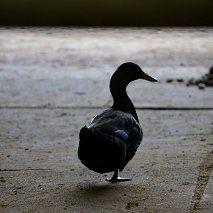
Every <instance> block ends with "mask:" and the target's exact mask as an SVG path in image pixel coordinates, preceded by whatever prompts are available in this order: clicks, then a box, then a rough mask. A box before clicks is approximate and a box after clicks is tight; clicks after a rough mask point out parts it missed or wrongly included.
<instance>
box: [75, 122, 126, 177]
mask: <svg viewBox="0 0 213 213" xmlns="http://www.w3.org/2000/svg"><path fill="white" fill-rule="evenodd" d="M79 138H80V141H79V147H78V157H79V159H80V160H81V162H82V163H83V164H84V165H85V166H86V167H88V168H89V169H91V170H93V171H95V172H98V173H106V172H112V171H115V170H116V169H118V168H120V166H121V165H122V164H123V161H124V159H125V157H126V147H125V145H124V144H123V142H122V141H121V140H120V139H119V138H116V137H113V136H111V135H107V134H105V133H103V132H101V131H100V130H97V131H92V130H90V129H88V128H87V127H86V126H84V127H83V128H82V129H81V130H80V134H79Z"/></svg>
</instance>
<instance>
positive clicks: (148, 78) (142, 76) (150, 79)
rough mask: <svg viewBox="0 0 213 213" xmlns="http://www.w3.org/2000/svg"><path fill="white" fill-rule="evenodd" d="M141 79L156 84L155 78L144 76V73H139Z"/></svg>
mask: <svg viewBox="0 0 213 213" xmlns="http://www.w3.org/2000/svg"><path fill="white" fill-rule="evenodd" d="M140 78H141V79H145V80H147V81H152V82H157V81H158V80H157V79H156V78H153V77H152V76H150V75H148V74H146V73H145V72H143V73H141V76H140Z"/></svg>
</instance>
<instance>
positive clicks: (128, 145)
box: [78, 63, 156, 182]
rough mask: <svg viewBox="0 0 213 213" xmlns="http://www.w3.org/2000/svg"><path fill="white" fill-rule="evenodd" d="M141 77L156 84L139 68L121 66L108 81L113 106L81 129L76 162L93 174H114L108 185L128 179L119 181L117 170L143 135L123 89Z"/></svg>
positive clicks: (128, 158)
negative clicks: (78, 160)
mask: <svg viewBox="0 0 213 213" xmlns="http://www.w3.org/2000/svg"><path fill="white" fill-rule="evenodd" d="M144 76H145V77H146V80H150V81H156V79H154V78H152V77H150V76H148V75H147V74H145V73H144V72H143V71H142V70H141V68H140V67H139V66H138V65H136V64H133V63H125V64H122V65H121V66H120V67H119V68H118V69H117V70H116V72H115V73H114V74H113V76H112V78H111V81H110V91H111V93H112V96H113V100H114V103H113V106H112V107H111V108H110V109H108V110H105V111H104V112H102V113H100V114H98V115H97V116H96V117H95V118H94V119H93V120H92V121H91V122H90V124H89V125H87V126H84V127H83V128H82V129H81V130H80V134H79V137H80V142H79V148H78V156H79V159H80V160H81V162H82V163H83V164H84V165H85V166H86V167H88V168H89V169H91V170H93V171H95V172H98V173H107V172H115V173H114V175H113V177H112V178H111V179H110V180H109V181H110V182H120V181H126V180H130V179H121V178H118V170H119V171H122V170H123V168H124V167H125V166H126V165H127V163H128V162H129V161H130V160H131V159H132V158H133V156H134V155H135V153H136V151H137V148H138V147H139V145H140V143H141V141H142V137H143V132H142V128H141V126H140V124H139V120H138V116H137V113H136V110H135V107H134V105H133V103H132V102H131V100H130V99H129V97H128V95H127V93H126V87H127V85H128V84H129V83H130V82H131V81H133V80H136V79H139V78H142V77H144Z"/></svg>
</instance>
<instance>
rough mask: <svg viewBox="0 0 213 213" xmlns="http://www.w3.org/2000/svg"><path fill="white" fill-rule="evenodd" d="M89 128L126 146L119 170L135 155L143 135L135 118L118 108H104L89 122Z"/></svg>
mask: <svg viewBox="0 0 213 213" xmlns="http://www.w3.org/2000/svg"><path fill="white" fill-rule="evenodd" d="M89 128H90V129H91V130H92V131H93V132H94V133H96V132H97V133H98V132H99V135H100V134H103V135H105V137H107V135H109V136H110V137H111V138H112V137H115V138H118V139H119V141H121V142H122V143H124V144H125V146H126V157H125V159H126V160H125V161H124V162H123V164H122V165H121V166H120V168H119V169H120V171H121V170H123V168H124V167H125V166H126V165H127V163H128V162H129V161H130V160H131V159H132V158H133V156H134V155H135V153H136V151H137V149H138V147H139V145H140V143H141V141H142V137H143V132H142V129H141V127H140V124H139V123H138V122H137V121H136V120H135V118H134V117H133V116H132V115H131V114H129V113H126V112H122V111H118V110H112V109H109V110H106V111H104V112H103V113H101V114H99V115H97V116H96V117H95V118H94V119H93V120H92V121H91V123H90V125H89Z"/></svg>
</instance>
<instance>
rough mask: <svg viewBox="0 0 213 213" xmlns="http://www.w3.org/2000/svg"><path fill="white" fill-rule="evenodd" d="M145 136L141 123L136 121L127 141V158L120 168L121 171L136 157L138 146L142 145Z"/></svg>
mask: <svg viewBox="0 0 213 213" xmlns="http://www.w3.org/2000/svg"><path fill="white" fill-rule="evenodd" d="M142 138H143V131H142V128H141V127H140V124H138V123H134V124H133V125H132V127H131V128H130V129H129V135H128V140H127V141H126V160H125V162H124V164H123V165H122V166H121V167H120V168H119V170H120V171H122V170H123V169H124V167H125V166H126V165H127V164H128V162H129V161H130V160H131V159H132V158H133V157H134V155H135V153H136V151H137V149H138V147H139V146H140V144H141V142H142Z"/></svg>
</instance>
